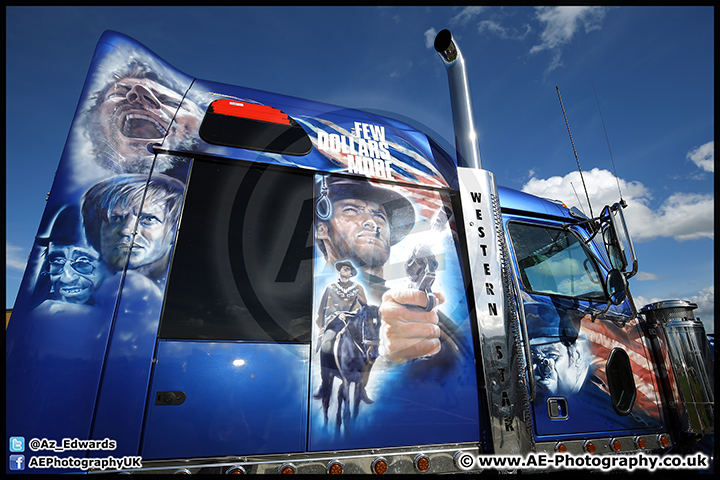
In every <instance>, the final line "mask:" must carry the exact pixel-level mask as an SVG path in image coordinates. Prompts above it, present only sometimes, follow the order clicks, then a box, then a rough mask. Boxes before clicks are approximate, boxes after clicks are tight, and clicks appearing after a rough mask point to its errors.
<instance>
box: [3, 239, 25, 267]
mask: <svg viewBox="0 0 720 480" xmlns="http://www.w3.org/2000/svg"><path fill="white" fill-rule="evenodd" d="M5 266H6V268H10V269H12V270H19V271H21V272H24V271H25V267H26V266H27V252H26V251H25V249H24V248H22V247H18V246H16V245H13V244H11V243H9V242H5Z"/></svg>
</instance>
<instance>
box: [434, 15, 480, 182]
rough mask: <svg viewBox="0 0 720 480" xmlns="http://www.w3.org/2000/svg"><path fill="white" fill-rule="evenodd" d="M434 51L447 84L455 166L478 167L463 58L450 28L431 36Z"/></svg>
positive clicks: (475, 140) (477, 154)
mask: <svg viewBox="0 0 720 480" xmlns="http://www.w3.org/2000/svg"><path fill="white" fill-rule="evenodd" d="M435 50H436V51H437V52H438V53H439V54H440V57H441V58H442V59H443V62H444V63H445V68H446V69H447V74H448V81H449V83H450V105H451V107H452V116H453V129H454V130H455V148H456V149H457V157H458V166H461V167H471V168H482V166H481V162H480V147H479V146H478V138H477V132H476V131H475V122H474V120H473V113H472V101H471V99H470V85H469V83H468V78H467V73H466V71H465V60H464V59H463V56H462V53H460V49H459V48H458V46H457V44H456V43H455V42H454V41H453V38H452V34H451V33H450V30H447V29H445V30H441V31H440V33H438V34H437V36H436V37H435Z"/></svg>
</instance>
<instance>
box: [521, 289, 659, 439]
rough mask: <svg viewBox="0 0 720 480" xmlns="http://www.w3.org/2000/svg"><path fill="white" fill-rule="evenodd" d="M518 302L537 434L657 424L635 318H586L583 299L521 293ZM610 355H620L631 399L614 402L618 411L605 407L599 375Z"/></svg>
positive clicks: (653, 389) (606, 394)
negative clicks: (522, 313) (524, 330)
mask: <svg viewBox="0 0 720 480" xmlns="http://www.w3.org/2000/svg"><path fill="white" fill-rule="evenodd" d="M523 303H524V308H525V317H526V321H527V325H528V335H529V337H530V351H531V355H532V365H533V372H534V375H535V381H536V385H537V396H536V398H535V400H534V402H533V407H534V411H535V429H536V433H537V435H539V436H546V435H558V434H573V433H584V432H588V431H618V432H621V431H624V430H632V431H638V429H642V428H660V427H662V417H661V415H662V412H661V410H660V398H659V396H658V379H657V377H656V375H655V373H654V370H653V368H652V365H650V363H649V361H648V355H649V354H648V349H649V348H650V347H649V345H648V344H647V340H646V338H645V336H644V335H643V333H642V330H641V328H640V326H639V325H638V320H637V319H633V320H632V321H630V322H621V323H615V322H613V321H612V320H611V319H612V316H611V315H610V316H606V317H601V318H595V319H593V318H592V315H591V309H590V308H589V307H588V305H587V302H578V301H577V300H572V299H569V298H561V297H555V298H550V297H546V296H543V295H530V294H527V293H523ZM611 313H612V312H611ZM625 318H629V317H625ZM620 352H622V353H620ZM614 354H617V355H623V356H624V354H627V357H626V358H627V360H628V366H629V368H630V369H631V371H632V375H631V378H632V382H633V384H634V388H633V389H632V393H633V394H634V395H635V397H634V398H629V397H627V398H625V399H621V400H620V403H619V407H620V408H618V410H619V412H618V411H617V410H616V409H615V408H613V407H612V402H613V400H612V398H611V393H610V384H609V381H608V371H607V369H608V360H609V359H610V358H612V356H613V355H614ZM618 376H619V374H618V373H617V372H615V373H614V377H615V378H617V377H618ZM628 380H630V378H628ZM550 405H552V406H554V407H557V411H554V412H551V408H550ZM588 412H593V413H592V414H591V415H590V414H588Z"/></svg>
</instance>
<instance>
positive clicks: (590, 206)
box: [555, 86, 594, 218]
mask: <svg viewBox="0 0 720 480" xmlns="http://www.w3.org/2000/svg"><path fill="white" fill-rule="evenodd" d="M555 90H557V94H558V98H559V99H560V108H562V112H563V118H565V126H566V127H567V131H568V135H569V136H570V144H571V145H572V149H573V153H574V154H575V161H576V162H577V166H578V171H579V172H580V179H581V180H582V184H583V188H584V189H585V196H586V197H587V202H588V208H590V218H593V217H594V215H593V211H592V205H591V204H590V195H588V191H587V186H586V185H585V177H583V172H582V169H581V168H580V159H579V158H578V154H577V150H575V142H573V138H572V133H570V124H569V123H568V119H567V115H566V114H565V106H564V105H563V101H562V97H561V96H560V89H559V88H558V87H557V86H555Z"/></svg>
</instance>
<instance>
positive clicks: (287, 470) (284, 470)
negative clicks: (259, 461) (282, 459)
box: [278, 463, 297, 475]
mask: <svg viewBox="0 0 720 480" xmlns="http://www.w3.org/2000/svg"><path fill="white" fill-rule="evenodd" d="M295 472H297V468H295V465H293V464H292V463H286V464H284V465H281V466H280V468H279V469H278V473H280V474H282V475H292V474H294V473H295Z"/></svg>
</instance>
